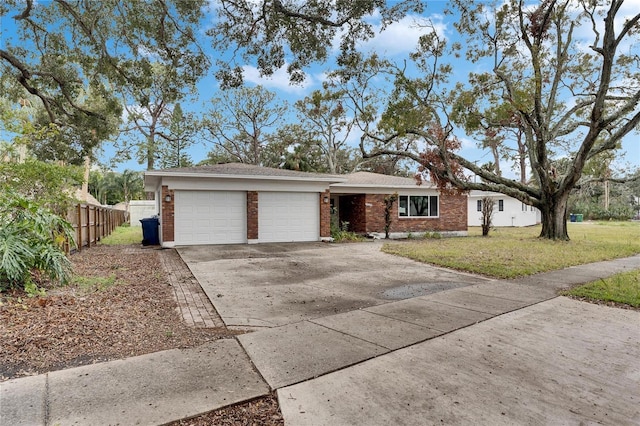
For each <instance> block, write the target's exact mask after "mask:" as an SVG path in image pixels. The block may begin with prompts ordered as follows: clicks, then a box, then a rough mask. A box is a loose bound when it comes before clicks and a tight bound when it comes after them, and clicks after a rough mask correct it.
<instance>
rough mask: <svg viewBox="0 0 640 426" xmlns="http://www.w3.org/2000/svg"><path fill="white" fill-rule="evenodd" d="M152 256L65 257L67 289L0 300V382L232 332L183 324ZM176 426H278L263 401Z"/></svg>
mask: <svg viewBox="0 0 640 426" xmlns="http://www.w3.org/2000/svg"><path fill="white" fill-rule="evenodd" d="M158 256H159V254H158V252H157V251H155V250H139V248H138V247H137V246H98V247H93V248H91V249H88V250H83V251H82V252H80V253H76V254H73V255H71V261H72V263H73V266H74V272H75V279H74V282H73V283H72V284H70V285H68V286H66V287H57V288H49V289H47V293H46V295H43V296H38V297H29V296H28V295H26V294H25V293H24V292H21V291H11V292H5V293H0V381H6V380H9V379H13V378H18V377H25V376H30V375H35V374H42V373H46V372H49V371H55V370H60V369H65V368H71V367H75V366H80V365H87V364H92V363H96V362H104V361H109V360H115V359H122V358H126V357H131V356H137V355H143V354H147V353H152V352H157V351H162V350H167V349H175V348H189V347H195V346H199V345H201V344H203V343H205V342H208V341H212V340H217V339H220V338H229V337H232V336H233V335H235V334H237V333H238V332H237V331H231V330H227V329H226V328H195V327H191V326H188V325H187V324H185V323H184V321H183V320H182V318H181V317H180V315H179V313H178V311H177V304H176V301H175V299H174V297H173V292H172V289H171V287H170V285H169V283H168V281H167V279H166V277H165V274H164V272H163V270H162V266H161V264H160V260H159V257H158ZM175 424H176V425H189V426H198V425H210V424H221V425H252V424H267V425H280V424H283V420H282V415H281V413H280V409H279V407H278V403H277V399H276V398H275V397H274V396H273V395H271V396H268V397H265V398H260V399H257V400H254V401H250V402H247V403H244V404H239V405H236V406H232V407H227V408H224V409H221V410H218V411H214V412H211V413H209V414H206V415H203V416H200V417H198V418H194V419H190V420H187V421H182V422H177V423H175Z"/></svg>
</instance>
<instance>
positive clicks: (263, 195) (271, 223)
mask: <svg viewBox="0 0 640 426" xmlns="http://www.w3.org/2000/svg"><path fill="white" fill-rule="evenodd" d="M319 203H320V196H319V195H318V194H317V193H313V192H260V193H259V194H258V241H259V242H261V243H267V242H288V241H318V240H319V239H320V204H319Z"/></svg>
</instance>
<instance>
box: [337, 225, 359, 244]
mask: <svg viewBox="0 0 640 426" xmlns="http://www.w3.org/2000/svg"><path fill="white" fill-rule="evenodd" d="M331 238H333V241H334V242H336V243H344V242H355V241H364V240H365V238H364V237H363V236H361V235H359V234H356V233H355V232H352V231H349V222H342V223H341V224H340V226H336V225H335V224H334V223H333V222H332V223H331Z"/></svg>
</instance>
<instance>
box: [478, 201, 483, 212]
mask: <svg viewBox="0 0 640 426" xmlns="http://www.w3.org/2000/svg"><path fill="white" fill-rule="evenodd" d="M478 211H479V212H481V211H482V200H478Z"/></svg>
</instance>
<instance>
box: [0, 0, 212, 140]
mask: <svg viewBox="0 0 640 426" xmlns="http://www.w3.org/2000/svg"><path fill="white" fill-rule="evenodd" d="M203 6H204V0H190V1H188V2H185V1H181V0H163V1H153V2H134V3H122V2H119V1H112V0H105V1H100V2H92V1H89V2H67V1H65V2H62V1H60V2H58V1H45V2H33V1H27V2H23V1H13V0H12V1H8V2H6V1H5V2H3V3H2V6H1V7H0V19H1V20H2V21H4V20H9V19H12V20H13V21H14V25H15V26H14V25H6V26H2V27H1V28H2V40H3V45H2V49H3V52H2V53H3V54H2V57H1V58H0V70H1V73H0V74H1V75H2V76H3V77H6V78H5V81H9V82H10V83H11V84H5V85H4V86H5V87H8V89H7V91H9V90H10V91H11V93H12V94H25V93H27V92H29V93H31V94H33V95H34V96H36V97H37V98H38V99H39V102H40V103H41V104H42V106H43V109H44V112H45V115H46V117H47V120H48V121H49V122H55V123H58V124H61V125H62V127H68V126H71V127H74V128H76V129H79V130H83V129H84V131H86V132H89V133H92V132H95V133H96V137H97V139H100V140H102V139H103V136H104V135H103V134H102V128H104V124H105V122H108V121H109V118H110V117H111V118H113V117H117V118H119V117H120V116H121V106H120V105H121V102H120V99H119V98H120V96H119V95H121V94H122V91H123V90H124V89H126V88H144V87H148V86H149V85H150V83H151V80H152V72H151V68H152V62H151V61H150V60H149V58H154V59H155V60H156V61H158V62H161V63H168V64H172V65H174V68H173V76H172V77H173V80H175V81H181V82H183V84H194V83H195V81H197V79H198V78H199V77H200V76H202V75H203V74H204V72H205V70H206V68H207V67H208V64H209V63H208V60H207V58H206V55H204V53H203V52H202V50H201V49H199V47H198V46H197V43H196V40H195V39H196V37H195V31H196V26H197V25H199V24H200V19H201V18H202V10H203ZM5 28H6V29H5ZM9 31H12V33H9ZM25 46H29V47H28V48H25ZM107 127H108V126H107ZM78 142H79V143H90V142H89V141H87V140H86V139H84V138H83V139H78Z"/></svg>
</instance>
